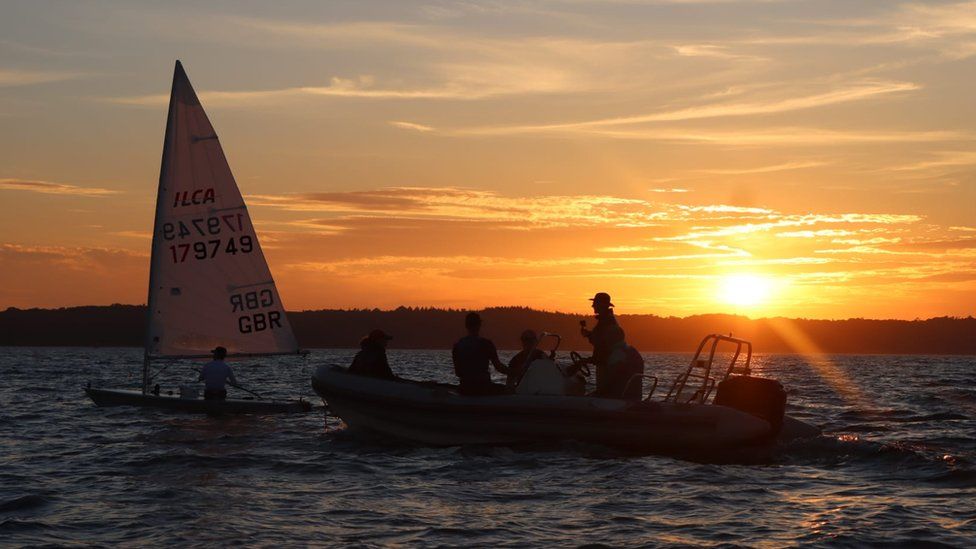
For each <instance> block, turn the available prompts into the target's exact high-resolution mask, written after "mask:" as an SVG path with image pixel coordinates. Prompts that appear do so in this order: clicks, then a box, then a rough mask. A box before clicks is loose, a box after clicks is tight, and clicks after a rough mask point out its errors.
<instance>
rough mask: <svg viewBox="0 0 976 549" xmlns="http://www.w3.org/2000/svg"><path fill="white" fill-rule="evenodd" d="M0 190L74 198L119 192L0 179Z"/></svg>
mask: <svg viewBox="0 0 976 549" xmlns="http://www.w3.org/2000/svg"><path fill="white" fill-rule="evenodd" d="M0 190H4V191H28V192H34V193H42V194H62V195H75V196H105V195H109V194H117V193H118V192H119V191H114V190H111V189H103V188H99V187H79V186H77V185H68V184H66V183H51V182H49V181H32V180H24V179H0Z"/></svg>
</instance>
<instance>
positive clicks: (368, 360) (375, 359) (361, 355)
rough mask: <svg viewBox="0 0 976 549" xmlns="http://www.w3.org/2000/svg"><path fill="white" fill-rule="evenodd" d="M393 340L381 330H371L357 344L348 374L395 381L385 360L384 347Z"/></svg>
mask: <svg viewBox="0 0 976 549" xmlns="http://www.w3.org/2000/svg"><path fill="white" fill-rule="evenodd" d="M391 339H393V337H392V336H390V335H387V333H386V332H384V331H383V330H373V331H371V332H370V333H369V335H368V336H366V337H364V338H363V339H362V340H361V341H360V342H359V348H360V350H359V352H358V353H356V356H355V357H354V358H353V359H352V365H351V366H349V373H351V374H357V375H361V376H367V377H376V378H380V379H389V380H391V381H397V380H399V378H398V377H397V376H395V375H394V374H393V370H391V369H390V362H389V360H388V359H387V358H386V345H387V343H388V342H389V341H390V340H391Z"/></svg>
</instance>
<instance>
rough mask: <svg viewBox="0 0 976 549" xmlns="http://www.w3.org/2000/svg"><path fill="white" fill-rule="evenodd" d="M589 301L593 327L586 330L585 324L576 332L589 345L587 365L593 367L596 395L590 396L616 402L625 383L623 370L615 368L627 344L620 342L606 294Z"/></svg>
mask: <svg viewBox="0 0 976 549" xmlns="http://www.w3.org/2000/svg"><path fill="white" fill-rule="evenodd" d="M590 301H592V302H593V312H594V313H595V314H596V326H594V327H593V329H592V330H588V329H587V328H586V325H585V323H582V326H581V328H580V332H581V333H582V334H583V337H585V338H586V339H588V340H589V341H590V344H592V345H593V356H592V357H590V359H588V362H590V363H592V364H593V365H595V366H596V391H595V392H594V393H593V394H594V395H596V396H608V397H614V398H619V397H620V396H621V392H622V391H623V386H624V385H625V384H626V383H627V381H628V380H627V379H623V377H625V375H626V372H625V370H624V369H623V368H620V367H619V366H620V364H621V363H622V362H623V361H625V360H626V349H627V343H626V342H625V341H624V331H623V329H622V328H621V327H620V325H619V324H617V317H616V316H614V314H613V303H612V302H611V301H610V294H608V293H606V292H600V293H598V294H596V295H595V296H593V297H592V298H590ZM627 377H629V376H627Z"/></svg>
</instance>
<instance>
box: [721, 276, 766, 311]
mask: <svg viewBox="0 0 976 549" xmlns="http://www.w3.org/2000/svg"><path fill="white" fill-rule="evenodd" d="M771 290H772V281H770V280H769V279H768V278H766V277H764V276H758V275H752V274H735V275H729V276H726V277H725V278H723V279H722V281H721V286H720V288H719V299H720V300H721V301H722V302H724V303H727V304H729V305H738V306H743V307H755V306H758V305H762V304H763V303H765V302H766V300H768V299H769V295H770V292H771Z"/></svg>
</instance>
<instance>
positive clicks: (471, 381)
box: [451, 313, 508, 396]
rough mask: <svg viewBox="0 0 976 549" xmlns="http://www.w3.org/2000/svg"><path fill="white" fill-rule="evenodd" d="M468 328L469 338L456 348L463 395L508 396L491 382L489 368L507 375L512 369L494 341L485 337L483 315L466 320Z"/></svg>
mask: <svg viewBox="0 0 976 549" xmlns="http://www.w3.org/2000/svg"><path fill="white" fill-rule="evenodd" d="M464 327H465V328H466V329H467V330H468V335H466V336H464V337H462V338H461V339H459V340H458V342H457V343H455V344H454V348H453V349H452V350H451V359H452V360H453V361H454V373H455V374H457V376H458V379H459V380H460V382H461V383H460V387H459V389H458V390H459V392H460V393H461V394H462V395H471V396H474V395H498V394H504V393H506V392H507V390H506V388H505V386H504V385H502V384H500V383H494V382H492V380H491V370H490V369H489V365H494V367H495V369H496V370H498V371H499V372H501V373H503V374H508V367H507V366H505V365H504V364H502V361H501V359H499V358H498V349H496V348H495V344H494V343H492V341H491V340H490V339H487V338H484V337H481V315H479V314H478V313H468V315H467V316H466V317H464Z"/></svg>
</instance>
